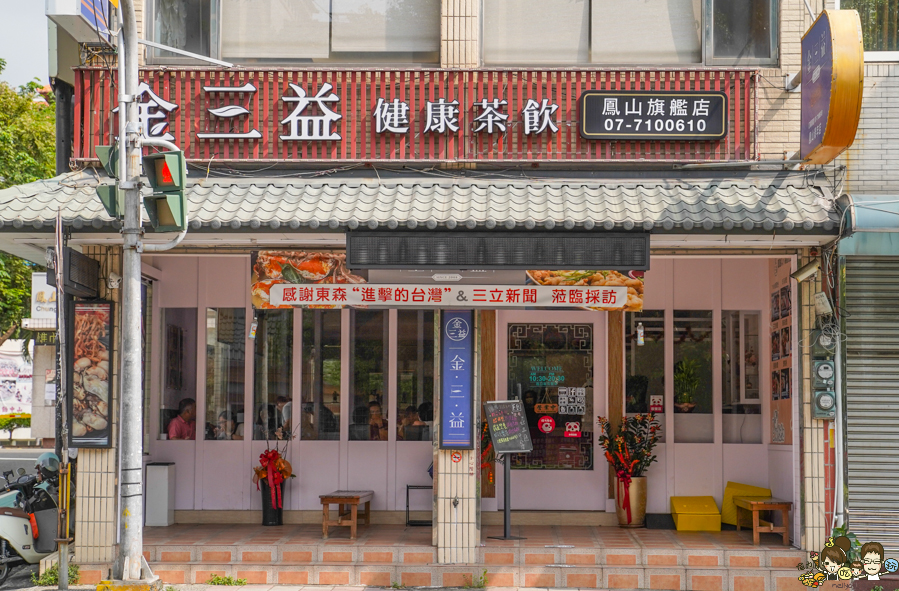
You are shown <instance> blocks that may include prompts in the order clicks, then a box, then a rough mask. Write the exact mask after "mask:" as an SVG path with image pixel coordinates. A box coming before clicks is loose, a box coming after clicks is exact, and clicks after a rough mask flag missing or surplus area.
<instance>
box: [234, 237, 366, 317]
mask: <svg viewBox="0 0 899 591" xmlns="http://www.w3.org/2000/svg"><path fill="white" fill-rule="evenodd" d="M251 283H252V288H251V290H252V297H253V307H254V308H262V309H270V308H290V307H291V306H273V305H272V304H271V303H270V302H269V292H270V291H271V289H272V285H275V284H277V283H287V284H294V285H296V284H303V283H308V284H315V283H319V284H321V283H365V279H364V278H362V277H359V276H358V275H353V274H352V273H350V272H349V270H348V269H347V268H346V255H345V254H342V253H339V254H338V253H330V252H303V251H293V250H262V251H259V252H258V253H257V254H256V256H255V261H254V262H253V276H252V278H251ZM321 307H324V308H327V307H331V306H321Z"/></svg>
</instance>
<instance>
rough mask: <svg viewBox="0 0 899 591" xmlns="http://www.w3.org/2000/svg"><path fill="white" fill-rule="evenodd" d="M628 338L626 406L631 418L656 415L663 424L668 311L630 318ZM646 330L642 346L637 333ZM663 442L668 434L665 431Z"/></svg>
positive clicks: (643, 312)
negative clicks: (638, 414)
mask: <svg viewBox="0 0 899 591" xmlns="http://www.w3.org/2000/svg"><path fill="white" fill-rule="evenodd" d="M627 321H628V334H627V336H626V337H625V345H626V347H627V356H626V358H625V370H626V378H625V382H624V384H625V386H624V387H625V404H626V409H625V410H626V412H627V414H628V415H635V414H637V413H647V412H650V411H652V412H654V413H656V414H657V415H660V416H659V421H660V422H661V423H662V424H663V425H664V420H663V419H662V417H661V415H663V414H664V413H665V311H664V310H643V311H642V312H635V313H633V314H628V315H627ZM640 329H642V331H643V344H642V345H641V344H640V342H639V338H638V331H639V330H640ZM661 441H662V442H664V441H665V431H664V430H662V439H661Z"/></svg>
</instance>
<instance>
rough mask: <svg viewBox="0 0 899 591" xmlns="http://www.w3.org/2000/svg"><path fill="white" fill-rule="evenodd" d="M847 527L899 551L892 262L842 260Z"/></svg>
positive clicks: (896, 289)
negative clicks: (844, 295) (844, 270)
mask: <svg viewBox="0 0 899 591" xmlns="http://www.w3.org/2000/svg"><path fill="white" fill-rule="evenodd" d="M845 287H846V301H845V307H846V309H847V311H848V312H849V314H848V315H847V318H846V333H847V340H846V409H847V410H846V427H847V437H846V446H847V451H848V472H849V474H848V480H849V482H848V485H849V528H850V530H851V531H852V532H853V533H855V534H856V535H857V536H858V538H859V541H861V542H863V543H864V542H866V541H878V542H881V543H882V544H883V545H884V547H885V548H887V553H888V554H891V553H895V552H896V551H899V259H897V258H886V257H880V258H861V257H847V259H846V286H845Z"/></svg>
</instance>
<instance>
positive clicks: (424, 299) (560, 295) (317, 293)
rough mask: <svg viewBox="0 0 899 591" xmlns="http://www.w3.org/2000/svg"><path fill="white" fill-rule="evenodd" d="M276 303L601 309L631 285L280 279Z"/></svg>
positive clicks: (617, 303)
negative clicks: (292, 281)
mask: <svg viewBox="0 0 899 591" xmlns="http://www.w3.org/2000/svg"><path fill="white" fill-rule="evenodd" d="M269 301H270V303H271V305H272V306H274V307H278V306H311V307H322V306H338V307H342V306H389V307H391V308H401V307H422V306H436V307H440V308H446V307H462V308H468V307H475V308H490V309H493V308H524V307H529V306H534V307H537V306H539V307H543V306H546V307H558V308H585V307H587V308H596V309H603V310H619V309H623V308H624V307H625V305H626V304H627V287H624V286H617V287H590V286H575V287H569V286H545V285H533V286H532V285H526V286H519V285H454V286H452V287H449V286H442V285H436V286H435V285H433V284H430V285H407V284H400V285H376V284H372V283H366V284H336V285H334V284H332V285H327V284H318V285H310V284H299V285H292V284H289V283H278V284H275V285H272V286H271V290H270V292H269Z"/></svg>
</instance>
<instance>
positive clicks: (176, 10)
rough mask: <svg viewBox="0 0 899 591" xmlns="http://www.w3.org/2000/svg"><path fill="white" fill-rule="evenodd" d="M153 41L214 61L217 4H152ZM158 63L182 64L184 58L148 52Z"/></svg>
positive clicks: (181, 0) (201, 0) (160, 0)
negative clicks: (173, 61)
mask: <svg viewBox="0 0 899 591" xmlns="http://www.w3.org/2000/svg"><path fill="white" fill-rule="evenodd" d="M152 10H153V12H152V19H153V20H152V24H153V41H155V42H156V43H160V44H162V45H167V46H169V47H174V48H175V49H182V50H184V51H189V52H191V53H197V54H199V55H205V56H210V57H215V54H216V53H217V49H218V47H217V46H218V39H217V37H216V35H217V31H218V25H217V24H216V15H217V12H218V6H217V3H216V0H153V4H152ZM147 51H148V55H149V57H151V58H153V59H157V60H160V61H172V60H179V61H183V60H185V59H190V58H185V56H181V55H178V54H176V53H172V52H171V51H164V50H161V49H155V48H147Z"/></svg>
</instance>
